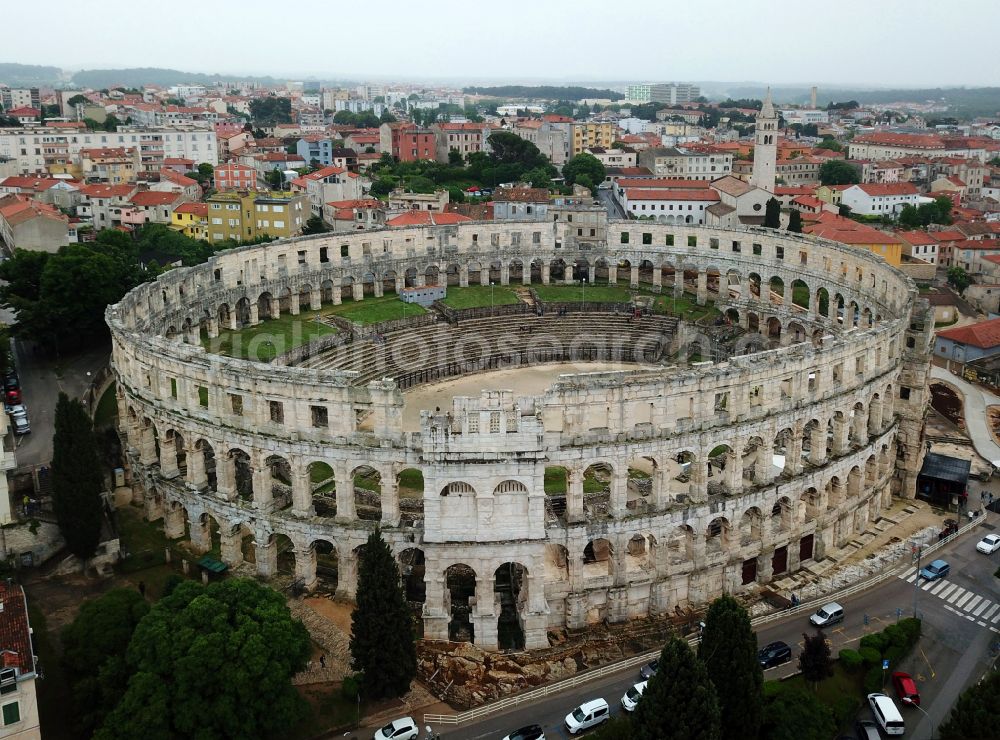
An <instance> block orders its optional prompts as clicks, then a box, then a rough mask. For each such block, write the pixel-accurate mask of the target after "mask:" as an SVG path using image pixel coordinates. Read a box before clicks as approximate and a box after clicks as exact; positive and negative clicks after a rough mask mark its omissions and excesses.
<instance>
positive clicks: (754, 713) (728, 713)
mask: <svg viewBox="0 0 1000 740" xmlns="http://www.w3.org/2000/svg"><path fill="white" fill-rule="evenodd" d="M698 658H699V659H700V660H701V661H702V662H703V663H704V664H705V668H706V670H707V671H708V677H709V678H710V679H711V680H712V684H713V685H714V686H715V691H716V693H717V694H718V696H719V709H720V716H721V722H722V737H756V736H757V731H758V730H759V728H760V725H761V722H762V721H763V705H764V674H763V672H762V671H761V668H760V661H759V660H758V659H757V635H756V634H754V631H753V629H752V628H751V626H750V615H749V614H747V611H746V609H744V608H743V607H742V606H740V604H739V602H738V601H736V599H734V598H733V597H732V596H728V595H726V596H722V597H720V598H718V599H716V600H715V601H713V602H712V603H711V605H710V606H709V607H708V614H707V615H706V616H705V628H704V629H703V630H702V633H701V644H700V645H699V646H698Z"/></svg>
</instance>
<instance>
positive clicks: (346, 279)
mask: <svg viewBox="0 0 1000 740" xmlns="http://www.w3.org/2000/svg"><path fill="white" fill-rule="evenodd" d="M355 282H356V281H355V279H354V276H353V275H344V276H343V277H342V278H340V300H341V301H353V300H354V283H355Z"/></svg>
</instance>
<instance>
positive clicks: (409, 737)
mask: <svg viewBox="0 0 1000 740" xmlns="http://www.w3.org/2000/svg"><path fill="white" fill-rule="evenodd" d="M419 734H420V731H419V730H418V729H417V723H416V722H414V721H413V717H400V718H399V719H394V720H393V721H392V722H390V723H389V724H387V725H386V726H385V727H383V728H382V729H381V730H379V731H378V732H376V733H375V735H374V740H416V737H417V736H418V735H419Z"/></svg>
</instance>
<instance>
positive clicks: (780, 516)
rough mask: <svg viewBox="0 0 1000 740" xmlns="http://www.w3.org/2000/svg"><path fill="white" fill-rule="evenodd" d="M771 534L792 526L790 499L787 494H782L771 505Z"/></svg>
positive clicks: (788, 529) (787, 529)
mask: <svg viewBox="0 0 1000 740" xmlns="http://www.w3.org/2000/svg"><path fill="white" fill-rule="evenodd" d="M770 525H771V534H772V535H777V534H780V533H782V532H788V531H790V530H791V528H792V500H791V499H790V498H789V497H788V496H782V497H780V498H779V499H778V500H777V501H775V502H774V505H773V506H771V517H770Z"/></svg>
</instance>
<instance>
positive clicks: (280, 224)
mask: <svg viewBox="0 0 1000 740" xmlns="http://www.w3.org/2000/svg"><path fill="white" fill-rule="evenodd" d="M264 225H265V226H267V221H265V222H264ZM274 228H276V229H283V228H285V222H284V221H275V222H274Z"/></svg>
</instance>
